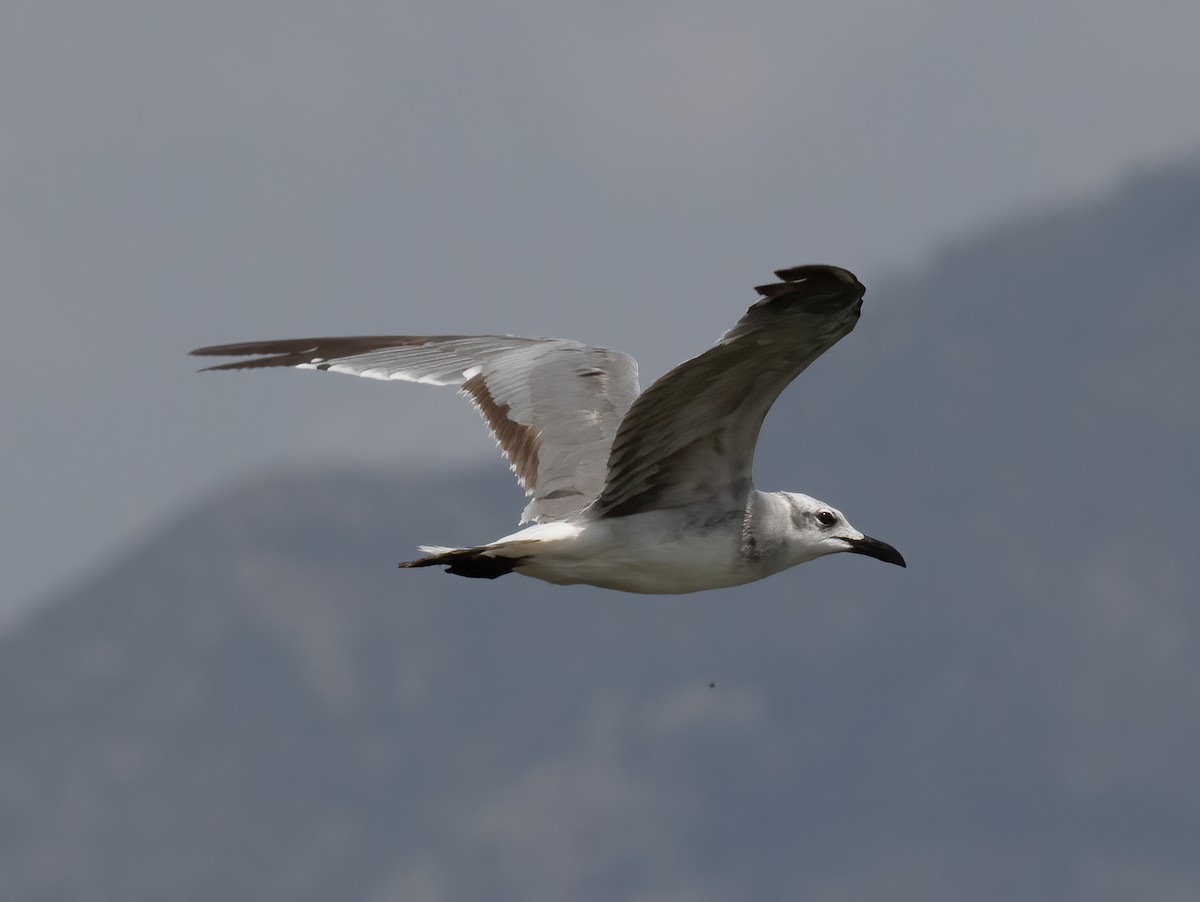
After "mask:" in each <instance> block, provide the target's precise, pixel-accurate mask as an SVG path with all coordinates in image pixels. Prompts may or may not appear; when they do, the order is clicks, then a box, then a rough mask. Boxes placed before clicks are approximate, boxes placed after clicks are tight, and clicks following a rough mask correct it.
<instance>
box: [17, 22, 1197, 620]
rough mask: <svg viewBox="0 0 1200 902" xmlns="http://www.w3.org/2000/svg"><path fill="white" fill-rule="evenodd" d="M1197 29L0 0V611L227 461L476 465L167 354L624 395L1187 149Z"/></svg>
mask: <svg viewBox="0 0 1200 902" xmlns="http://www.w3.org/2000/svg"><path fill="white" fill-rule="evenodd" d="M1198 34H1200V7H1197V6H1196V5H1195V4H1194V3H1192V2H1184V0H1177V2H1166V0H1160V2H1138V3H1132V2H1114V0H1109V2H1103V0H1101V2H1089V3H1084V2H1078V0H1077V2H1049V3H1047V2H1036V3H1035V2H1028V0H1023V2H1018V3H1014V4H1009V5H1007V6H1006V7H1004V8H1003V9H997V8H995V7H992V6H985V5H984V4H971V3H960V2H919V0H908V2H895V0H891V2H883V0H877V2H868V3H859V4H848V3H844V2H836V3H835V2H816V3H808V4H794V3H777V2H768V0H749V2H742V3H738V4H718V3H712V2H696V0H691V2H676V0H670V2H658V3H653V2H651V3H637V4H632V3H620V2H618V3H603V4H601V3H592V4H581V3H569V2H567V3H562V2H560V3H551V2H536V0H532V2H523V0H518V2H511V3H507V4H476V3H471V4H463V3H460V4H454V3H445V2H437V3H434V2H425V3H395V4H385V3H378V2H375V3H372V2H359V0H342V2H339V3H336V4H333V3H325V4H314V3H304V2H264V3H254V2H245V0H239V2H237V3H230V2H208V3H204V4H171V3H162V2H128V0H111V2H108V3H105V4H94V3H83V2H56V3H53V4H49V3H35V2H9V3H5V4H4V5H3V6H2V7H0V116H2V117H3V121H2V127H0V192H2V194H0V197H2V201H0V280H2V282H0V284H2V286H3V295H2V296H3V304H4V306H3V310H4V314H5V315H4V319H3V322H4V324H5V326H6V338H7V341H6V354H5V358H4V363H3V367H4V370H3V373H2V376H3V379H4V383H5V388H4V393H3V395H2V396H0V397H2V400H0V403H2V404H3V410H2V413H3V423H4V428H3V434H2V436H3V437H2V439H0V443H2V444H0V447H2V449H3V451H2V453H3V463H4V467H3V476H2V477H0V479H2V491H3V496H2V497H3V511H4V516H3V519H2V521H0V522H2V527H0V555H2V558H0V563H2V565H3V572H4V573H5V576H6V586H7V588H6V594H5V597H4V598H3V599H0V610H4V609H8V608H10V607H11V606H12V605H15V604H18V603H20V602H22V601H24V600H27V599H29V598H32V597H34V596H36V595H37V594H39V593H43V592H46V591H49V590H53V589H55V588H57V587H60V586H62V585H63V584H64V583H66V582H68V581H70V580H71V579H74V578H77V577H79V576H82V575H83V574H85V573H86V572H87V571H88V568H90V567H93V566H95V565H96V564H97V563H98V562H100V561H101V560H102V559H103V557H104V556H105V555H107V554H110V553H112V552H113V551H115V550H117V549H119V548H120V547H122V546H123V545H125V544H127V543H128V542H130V541H132V540H134V539H135V538H136V537H138V536H139V535H143V534H145V533H146V532H147V531H149V530H152V529H154V528H155V524H156V523H158V522H160V521H161V518H162V517H164V516H165V515H167V514H168V513H169V512H170V511H171V510H172V509H174V508H177V507H179V506H180V505H181V504H183V503H185V502H186V501H187V500H188V499H190V498H194V497H195V496H197V495H198V494H200V493H203V492H206V491H208V490H211V489H212V488H213V487H214V486H216V485H218V484H220V483H222V482H223V481H225V480H227V479H229V478H230V477H232V476H236V475H238V474H244V473H247V472H252V471H254V470H256V469H263V468H266V467H270V466H279V465H284V464H288V463H295V462H298V461H313V460H337V459H341V460H344V459H347V458H353V459H360V460H369V461H385V460H405V461H409V460H411V461H412V462H413V464H414V471H413V472H414V478H416V477H417V476H419V474H420V473H421V472H422V469H420V468H426V467H429V466H431V465H433V462H434V460H435V459H436V462H437V463H438V464H442V465H448V464H454V463H457V462H463V461H468V460H476V459H482V458H484V457H486V456H488V455H490V454H491V453H492V452H491V450H490V449H491V443H490V441H489V440H488V439H487V437H486V435H485V433H484V432H483V430H482V428H481V427H479V426H478V425H476V423H475V421H474V415H473V413H472V412H471V411H470V410H469V408H468V407H467V406H466V405H465V404H463V403H462V402H457V403H456V401H455V399H454V398H453V396H452V395H451V394H449V393H448V392H444V391H443V392H437V391H433V390H425V391H422V390H421V389H419V388H406V387H399V386H389V385H383V384H379V383H371V382H367V381H365V380H353V379H349V378H345V379H342V378H337V377H331V376H328V377H327V376H320V375H314V374H308V373H290V372H285V373H259V374H242V375H240V376H238V375H226V374H220V375H210V376H203V377H202V376H197V375H196V374H195V372H194V370H195V369H196V366H195V362H194V361H192V360H189V359H187V358H186V357H184V356H183V354H184V352H185V351H187V350H188V349H190V348H192V347H195V346H197V345H201V344H210V343H215V342H226V341H237V340H248V339H257V338H282V337H294V336H299V335H307V334H331V333H332V334H349V333H362V332H367V333H369V332H417V333H420V332H424V331H430V332H446V331H476V330H477V331H502V332H513V333H524V334H540V335H562V336H567V337H575V338H580V339H584V340H588V341H592V342H595V343H599V344H613V345H616V346H618V347H621V348H622V349H624V350H627V351H629V352H631V353H634V354H635V355H636V356H637V357H638V358H639V360H641V362H642V367H643V382H645V381H647V377H649V378H652V377H653V376H656V375H658V374H659V373H661V372H662V371H664V370H665V369H667V368H668V367H669V366H671V365H673V364H674V363H675V362H677V361H678V360H679V359H681V358H683V357H685V356H688V355H690V354H691V353H695V352H697V351H699V350H702V349H703V348H704V347H705V346H706V345H707V344H708V343H710V342H711V341H712V340H713V339H714V338H715V337H716V336H717V335H718V334H719V333H720V332H721V331H722V330H723V329H724V328H725V327H727V326H728V325H729V324H730V323H731V322H732V321H733V319H735V318H736V317H737V316H738V315H739V314H740V312H741V310H742V309H743V308H744V307H745V305H746V304H748V303H749V302H750V301H751V300H752V299H753V295H752V293H751V292H750V290H749V286H751V285H753V284H755V283H756V282H757V281H759V280H761V279H763V278H764V277H765V276H767V275H768V273H769V270H770V269H772V268H775V267H779V266H785V265H791V264H796V263H801V262H813V261H822V262H831V263H837V264H841V265H845V266H848V267H850V268H851V269H853V270H854V271H855V272H856V273H858V275H859V276H860V278H862V279H863V281H864V282H866V284H867V285H868V289H869V293H868V303H869V304H886V303H887V298H886V296H883V295H881V294H880V293H879V292H878V291H876V292H874V293H871V292H870V289H871V288H872V287H873V286H876V287H877V286H879V285H880V283H881V277H886V275H887V274H888V272H890V271H894V270H895V269H896V268H897V267H902V266H914V265H918V264H919V262H920V260H921V256H922V254H924V253H926V252H928V251H929V250H930V249H932V248H934V247H936V246H937V245H938V244H939V243H942V242H945V241H947V240H953V238H954V237H955V236H956V235H958V234H961V233H962V232H963V230H968V229H970V228H972V227H975V226H977V225H981V224H984V223H987V222H989V221H992V220H994V219H996V218H997V217H1003V216H1008V215H1012V214H1014V213H1016V212H1018V211H1022V210H1028V209H1039V208H1043V207H1047V206H1050V205H1052V204H1055V203H1058V202H1061V201H1063V200H1067V199H1070V198H1073V197H1081V196H1085V195H1087V194H1090V193H1093V192H1097V191H1101V190H1104V189H1105V188H1106V187H1107V186H1109V185H1110V184H1112V183H1113V182H1114V181H1115V180H1116V179H1118V178H1120V177H1121V176H1122V175H1124V174H1125V173H1126V172H1128V171H1129V170H1130V169H1131V168H1134V167H1138V166H1151V165H1154V164H1156V163H1158V162H1160V161H1163V160H1169V159H1171V158H1173V157H1175V156H1178V155H1182V154H1185V153H1189V152H1194V151H1195V150H1196V149H1197V148H1200V119H1198V118H1197V117H1196V116H1195V115H1194V113H1193V111H1194V109H1195V97H1196V91H1197V87H1198V86H1200V56H1198V55H1197V54H1196V53H1195V52H1194V44H1195V39H1196V36H1197V35H1198ZM882 281H884V282H886V279H882ZM948 290H950V289H948ZM868 315H869V308H868ZM1065 363H1066V364H1067V365H1069V361H1065ZM447 443H449V447H448V446H447ZM497 478H503V476H502V470H501V469H500V468H499V467H498V468H497ZM514 515H515V511H514Z"/></svg>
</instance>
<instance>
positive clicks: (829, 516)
mask: <svg viewBox="0 0 1200 902" xmlns="http://www.w3.org/2000/svg"><path fill="white" fill-rule="evenodd" d="M817 522H819V523H820V524H821V525H822V526H832V525H833V524H834V523H836V522H837V515H836V514H834V512H833V511H817Z"/></svg>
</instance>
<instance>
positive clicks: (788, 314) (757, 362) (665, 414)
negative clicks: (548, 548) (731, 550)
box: [592, 266, 865, 517]
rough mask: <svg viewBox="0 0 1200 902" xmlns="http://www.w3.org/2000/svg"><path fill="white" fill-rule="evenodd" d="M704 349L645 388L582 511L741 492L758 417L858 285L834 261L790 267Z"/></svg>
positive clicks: (840, 325)
mask: <svg viewBox="0 0 1200 902" xmlns="http://www.w3.org/2000/svg"><path fill="white" fill-rule="evenodd" d="M776 275H777V276H778V277H779V278H780V280H781V281H779V282H775V283H771V284H768V285H761V286H759V287H758V288H757V291H758V293H759V294H760V295H762V299H761V300H760V301H758V302H757V303H756V304H754V305H753V306H751V307H750V309H749V310H747V311H746V314H745V315H744V316H743V317H742V318H741V319H740V320H738V322H737V323H736V324H735V325H734V327H733V328H732V329H730V330H729V331H728V332H727V333H725V335H724V336H722V338H721V339H720V341H718V342H717V344H716V345H714V346H713V347H712V348H710V349H709V350H707V351H705V352H704V353H703V354H701V355H700V356H698V357H694V358H692V359H691V360H688V361H686V362H684V363H682V364H680V365H679V366H677V367H676V368H675V369H673V370H671V371H670V372H669V373H667V374H666V375H665V376H663V377H662V378H660V379H659V380H658V381H656V382H655V383H654V384H653V385H651V386H650V387H649V388H647V389H646V390H645V391H644V392H643V393H642V394H641V395H640V396H639V397H638V399H637V400H636V401H635V402H634V403H633V406H632V407H631V408H630V409H629V412H628V413H627V414H626V415H625V418H624V419H623V420H622V421H621V426H620V428H619V429H618V430H617V436H616V439H615V440H614V442H613V447H612V452H611V454H610V455H609V460H608V474H607V477H606V479H605V485H604V491H603V492H601V494H600V497H599V498H598V499H597V501H596V504H595V505H594V507H593V508H592V511H593V512H594V513H596V514H598V515H600V516H604V517H619V516H625V515H628V514H634V513H639V512H642V511H646V510H654V509H658V508H669V507H677V506H681V505H686V504H691V503H695V502H696V501H697V500H698V499H701V498H711V499H712V500H713V501H714V502H715V503H718V504H720V503H722V502H724V501H725V500H729V501H730V502H733V501H735V500H736V499H737V498H741V497H743V496H744V493H745V491H746V490H747V489H748V488H749V486H750V484H751V470H752V465H753V461H754V448H755V445H756V444H757V442H758V433H759V430H760V428H761V427H762V422H763V420H764V418H765V417H766V415H767V411H768V410H770V408H771V405H772V404H773V403H774V402H775V399H776V398H777V397H779V394H780V392H782V391H783V389H784V388H786V387H787V385H788V384H789V383H790V382H791V381H792V380H793V379H794V378H796V376H798V375H799V374H800V373H802V372H803V371H804V370H805V368H807V367H808V365H809V364H811V363H812V362H813V361H814V360H816V359H817V358H818V357H820V356H821V354H823V353H824V352H825V351H826V350H828V349H829V348H830V347H832V346H833V345H834V344H835V343H836V342H837V341H838V340H839V339H840V338H842V337H843V336H845V335H846V334H848V333H849V332H850V330H851V329H853V328H854V324H855V323H856V322H857V321H858V316H859V310H860V308H861V307H862V297H863V294H864V292H865V289H864V288H863V286H862V285H861V284H860V283H859V281H858V280H857V279H856V278H855V277H854V275H853V274H851V273H850V272H848V271H847V270H844V269H840V268H838V267H835V266H797V267H794V268H792V269H785V270H780V271H778V272H777V273H776Z"/></svg>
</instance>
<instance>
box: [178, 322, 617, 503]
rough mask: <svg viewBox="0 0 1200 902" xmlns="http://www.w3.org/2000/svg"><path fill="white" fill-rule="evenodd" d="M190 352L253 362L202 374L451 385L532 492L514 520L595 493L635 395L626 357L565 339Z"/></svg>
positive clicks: (291, 344)
mask: <svg viewBox="0 0 1200 902" xmlns="http://www.w3.org/2000/svg"><path fill="white" fill-rule="evenodd" d="M192 353H193V354H198V355H202V356H254V358H255V359H247V360H235V361H233V362H230V363H223V364H218V365H217V366H212V367H208V368H207V369H210V370H227V369H253V368H257V367H276V366H290V367H297V368H300V369H317V370H329V371H330V372H335V373H348V374H350V375H354V376H364V377H367V378H370V379H397V380H403V381H407V382H421V383H426V384H430V385H453V386H456V387H458V388H459V390H460V393H461V394H463V395H466V396H467V397H468V398H469V399H470V400H471V402H472V403H473V404H474V405H475V407H476V409H477V410H479V412H480V413H481V414H482V415H483V418H484V420H485V421H486V422H487V424H488V428H489V429H490V430H491V432H492V435H493V436H494V437H495V439H496V442H497V444H499V446H500V448H501V450H502V451H503V452H504V455H505V457H506V458H507V459H508V462H509V465H510V467H511V468H512V471H513V473H514V474H515V475H516V477H517V481H518V482H519V483H520V485H521V487H522V488H523V489H524V490H525V494H526V495H527V496H531V500H530V502H529V504H528V505H527V506H526V508H525V510H524V512H523V514H522V522H525V521H528V520H536V521H544V520H559V519H563V518H565V517H569V516H571V515H572V514H575V513H578V512H579V511H580V510H582V509H583V508H584V507H586V506H587V505H589V504H590V503H591V502H592V501H593V500H594V499H595V498H596V496H597V495H599V493H600V490H601V488H602V487H603V485H604V474H605V471H606V463H607V460H608V453H609V449H610V448H611V446H612V440H613V437H614V435H615V434H616V432H617V427H618V425H619V424H620V422H621V418H622V417H623V416H624V415H625V412H626V411H627V410H628V409H629V406H630V404H632V403H633V399H634V398H636V397H637V394H638V375H637V362H636V361H635V360H634V359H633V358H632V357H629V356H628V355H626V354H622V353H620V352H619V351H611V350H608V349H606V348H594V347H590V346H588V345H584V344H581V343H579V342H575V341H567V340H564V339H545V338H514V337H512V336H506V335H428V336H419V335H417V336H414V335H381V336H365V337H352V338H301V339H291V340H286V341H264V342H246V343H243V344H232V345H214V346H212V347H207V348H199V349H197V350H195V351H192Z"/></svg>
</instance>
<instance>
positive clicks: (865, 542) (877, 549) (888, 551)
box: [843, 536, 908, 567]
mask: <svg viewBox="0 0 1200 902" xmlns="http://www.w3.org/2000/svg"><path fill="white" fill-rule="evenodd" d="M843 541H844V542H846V544H848V545H849V546H850V547H849V549H847V550H849V551H853V552H854V553H855V554H865V555H866V556H867V557H873V558H876V559H878V560H881V561H883V562H885V563H888V564H896V565H898V566H900V567H907V566H908V564H906V563H904V557H903V556H902V555H901V554H900V552H899V551H897V550H896V549H895V548H893V547H892V546H891V545H889V544H888V543H887V542H881V541H879V540H878V539H872V538H871V537H870V536H863V537H862V538H861V539H843Z"/></svg>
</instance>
